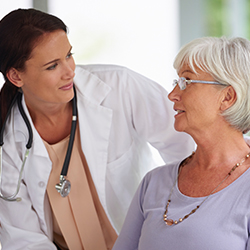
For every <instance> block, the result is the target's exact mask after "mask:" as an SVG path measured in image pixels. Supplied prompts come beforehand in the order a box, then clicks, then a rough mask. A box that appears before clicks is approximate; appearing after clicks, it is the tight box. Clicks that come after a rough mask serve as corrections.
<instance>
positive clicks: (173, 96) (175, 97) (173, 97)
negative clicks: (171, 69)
mask: <svg viewBox="0 0 250 250" xmlns="http://www.w3.org/2000/svg"><path fill="white" fill-rule="evenodd" d="M180 92H181V90H180V88H179V86H178V85H176V86H175V87H174V89H173V90H172V91H171V92H170V93H169V94H168V99H169V100H170V101H171V102H176V101H179V100H180V97H181V93H180Z"/></svg>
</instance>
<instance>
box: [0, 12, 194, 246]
mask: <svg viewBox="0 0 250 250" xmlns="http://www.w3.org/2000/svg"><path fill="white" fill-rule="evenodd" d="M0 71H1V72H2V74H3V75H4V78H5V81H6V82H5V84H4V86H3V88H2V90H1V94H0V105H1V131H2V141H3V142H2V143H1V144H3V145H2V149H1V150H2V153H1V165H0V166H1V169H0V177H1V182H0V185H1V188H0V190H1V194H0V196H1V198H0V242H1V243H2V247H3V250H10V249H13V250H17V249H26V250H28V249H32V250H35V249H43V250H44V249H46V250H47V249H51V250H52V249H74V250H78V249H85V250H93V249H98V250H102V249H111V248H112V246H113V244H114V242H115V240H116V238H117V234H118V232H119V230H120V228H121V225H122V223H123V220H124V216H125V214H126V212H127V208H128V206H129V203H130V201H131V198H132V197H133V195H134V192H135V190H136V188H137V186H138V183H139V182H140V180H141V178H142V177H143V176H144V174H145V173H146V172H147V171H148V170H150V169H151V168H152V167H153V165H152V161H151V154H150V150H149V148H148V145H147V142H149V143H150V144H151V145H153V146H154V147H155V148H156V149H158V150H159V152H160V154H161V155H162V157H163V159H164V160H165V161H166V162H172V161H174V160H175V159H176V158H178V159H179V158H183V157H185V156H187V155H188V154H190V152H191V151H192V150H193V147H194V143H193V141H192V140H191V139H190V137H188V136H186V135H184V134H182V133H177V132H175V131H174V129H173V114H172V105H171V104H170V102H169V101H168V99H167V93H166V91H165V90H164V89H163V88H162V87H161V86H159V85H157V84H156V83H154V82H152V81H151V80H149V79H147V78H145V77H143V76H141V75H139V74H137V73H135V72H133V71H131V70H129V69H127V68H123V67H119V66H113V65H89V66H78V67H75V63H74V59H73V57H72V46H71V44H70V43H69V41H68V38H67V28H66V26H65V24H64V23H63V22H62V21H61V20H60V19H58V18H57V17H55V16H52V15H49V14H46V13H43V12H40V11H37V10H34V9H28V10H21V9H19V10H15V11H13V12H11V13H9V14H8V15H7V16H5V17H4V18H3V19H2V20H1V22H0ZM13 100H15V101H13ZM11 102H12V104H11ZM8 111H9V112H8ZM62 169H63V170H62ZM18 179H20V181H18Z"/></svg>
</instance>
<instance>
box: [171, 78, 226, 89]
mask: <svg viewBox="0 0 250 250" xmlns="http://www.w3.org/2000/svg"><path fill="white" fill-rule="evenodd" d="M180 80H182V83H184V84H183V85H181V81H180ZM193 82H194V83H205V84H214V85H224V86H227V85H226V84H224V83H220V82H214V81H202V80H187V79H186V78H185V77H180V78H179V79H178V80H176V79H174V81H173V86H174V87H175V86H176V85H178V86H179V88H180V90H184V89H185V88H186V87H187V84H191V83H193Z"/></svg>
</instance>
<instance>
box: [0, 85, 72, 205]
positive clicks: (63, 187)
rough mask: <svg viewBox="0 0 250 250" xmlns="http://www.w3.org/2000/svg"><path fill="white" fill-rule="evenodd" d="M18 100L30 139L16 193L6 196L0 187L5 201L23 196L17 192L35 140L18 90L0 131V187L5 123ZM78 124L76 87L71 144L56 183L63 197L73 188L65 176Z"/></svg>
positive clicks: (15, 199) (18, 199) (1, 196)
mask: <svg viewBox="0 0 250 250" xmlns="http://www.w3.org/2000/svg"><path fill="white" fill-rule="evenodd" d="M16 101H17V105H18V109H19V112H20V114H21V116H22V118H23V120H24V122H25V124H26V126H27V129H28V132H29V139H28V142H27V144H26V151H25V154H24V160H23V163H22V166H21V170H20V172H19V177H18V182H17V188H16V191H15V193H14V194H12V195H10V196H4V195H3V194H2V192H1V188H0V198H2V199H3V200H5V201H21V200H22V198H21V197H17V194H18V192H19V190H20V186H21V181H22V175H23V169H24V166H25V163H26V161H27V158H28V155H29V152H30V148H31V146H32V142H33V132H32V128H31V125H30V122H29V120H28V117H27V115H26V114H25V112H24V109H23V106H22V93H21V92H19V91H18V93H17V94H16V95H15V97H14V99H13V101H12V103H11V105H10V108H9V110H8V112H7V115H6V118H5V121H4V123H3V126H2V129H1V132H0V187H1V180H2V162H3V155H2V147H3V144H4V142H3V133H4V129H5V125H6V122H7V119H8V117H9V115H10V112H11V109H12V107H13V106H14V104H15V102H16ZM76 124H77V104H76V90H75V87H74V98H73V100H72V123H71V131H70V137H69V144H68V149H67V152H66V156H65V160H64V163H63V167H62V171H61V174H60V182H59V183H58V184H56V185H55V188H56V190H57V191H58V192H59V193H60V194H61V196H62V197H66V196H67V195H68V194H69V192H70V189H71V183H70V181H69V180H67V179H66V178H65V177H66V176H67V172H68V168H69V162H70V157H71V153H72V148H73V143H74V139H75V132H76Z"/></svg>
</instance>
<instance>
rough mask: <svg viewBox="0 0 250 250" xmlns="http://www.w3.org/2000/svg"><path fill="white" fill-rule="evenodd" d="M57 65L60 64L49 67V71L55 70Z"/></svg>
mask: <svg viewBox="0 0 250 250" xmlns="http://www.w3.org/2000/svg"><path fill="white" fill-rule="evenodd" d="M57 65H58V64H57V63H55V64H53V65H52V66H50V67H48V68H47V70H53V69H55V68H56V66H57Z"/></svg>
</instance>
